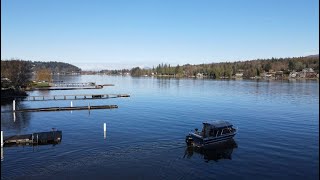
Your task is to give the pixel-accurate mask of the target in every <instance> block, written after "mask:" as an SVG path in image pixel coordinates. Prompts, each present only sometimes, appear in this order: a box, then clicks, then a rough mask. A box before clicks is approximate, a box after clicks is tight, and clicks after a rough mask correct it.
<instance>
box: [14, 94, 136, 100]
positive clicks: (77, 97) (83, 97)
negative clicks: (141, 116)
mask: <svg viewBox="0 0 320 180" xmlns="http://www.w3.org/2000/svg"><path fill="white" fill-rule="evenodd" d="M121 97H130V95H128V94H77V95H53V96H16V97H14V98H15V99H17V100H21V101H52V100H87V99H109V98H121Z"/></svg>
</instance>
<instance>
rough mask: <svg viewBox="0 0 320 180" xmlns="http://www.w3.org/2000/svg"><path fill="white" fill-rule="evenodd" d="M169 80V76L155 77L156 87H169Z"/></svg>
mask: <svg viewBox="0 0 320 180" xmlns="http://www.w3.org/2000/svg"><path fill="white" fill-rule="evenodd" d="M170 80H171V78H169V77H157V81H158V87H159V88H160V89H161V88H170Z"/></svg>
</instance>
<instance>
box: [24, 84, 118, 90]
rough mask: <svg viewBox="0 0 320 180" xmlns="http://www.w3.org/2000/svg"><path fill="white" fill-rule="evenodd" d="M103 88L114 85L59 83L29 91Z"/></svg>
mask: <svg viewBox="0 0 320 180" xmlns="http://www.w3.org/2000/svg"><path fill="white" fill-rule="evenodd" d="M104 86H114V84H103V85H96V84H95V83H59V84H52V85H51V86H49V87H41V88H32V89H28V90H29V91H33V90H37V91H41V90H45V91H48V90H76V89H102V88H103V87H104Z"/></svg>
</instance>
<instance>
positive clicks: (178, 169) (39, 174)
mask: <svg viewBox="0 0 320 180" xmlns="http://www.w3.org/2000/svg"><path fill="white" fill-rule="evenodd" d="M55 78H56V79H55V80H59V81H64V82H95V83H97V84H115V86H107V87H104V88H103V89H95V90H66V91H34V92H29V95H44V96H50V95H63V94H66V95H73V94H114V93H117V94H118V93H119V94H130V95H131V97H129V98H113V99H100V100H73V102H72V103H73V106H87V105H88V103H90V105H111V104H115V105H118V106H119V108H118V109H111V110H110V109H104V110H91V111H88V110H83V111H72V112H70V111H61V112H29V113H16V114H15V116H16V117H15V118H16V120H15V121H14V117H13V116H14V115H13V114H12V113H1V130H2V131H4V133H5V136H9V135H15V134H28V133H32V132H41V131H50V130H51V128H57V129H58V130H61V131H62V133H63V138H62V142H61V143H60V144H58V145H55V146H53V145H44V146H35V147H32V146H20V147H5V148H4V149H3V151H2V152H1V153H2V161H1V179H318V178H319V81H317V80H313V81H311V80H310V81H293V80H291V81H249V80H248V81H247V80H230V81H228V80H203V79H157V78H150V77H146V78H132V77H121V76H102V75H101V76H99V75H95V76H89V75H87V76H60V77H55ZM70 103H71V102H70V100H65V101H64V100H59V101H21V102H17V109H19V108H20V109H23V108H37V107H57V106H60V107H62V106H70ZM7 110H12V104H9V105H5V106H1V111H2V112H3V111H7ZM212 120H227V121H229V122H231V123H233V124H234V125H235V126H236V127H238V129H239V133H238V134H237V135H236V136H235V138H234V140H235V142H236V144H237V146H236V147H232V148H225V149H220V150H219V151H209V152H202V151H195V150H190V149H189V150H188V149H187V147H186V144H185V136H186V135H187V134H188V132H190V131H192V130H194V128H199V129H200V128H201V126H202V122H204V121H212ZM104 123H106V124H107V132H106V138H104V132H103V124H104Z"/></svg>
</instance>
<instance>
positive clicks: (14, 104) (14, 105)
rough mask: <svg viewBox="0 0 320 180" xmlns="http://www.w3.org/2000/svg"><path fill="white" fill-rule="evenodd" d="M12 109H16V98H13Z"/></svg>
mask: <svg viewBox="0 0 320 180" xmlns="http://www.w3.org/2000/svg"><path fill="white" fill-rule="evenodd" d="M12 110H13V111H15V110H16V100H13V102H12Z"/></svg>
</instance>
